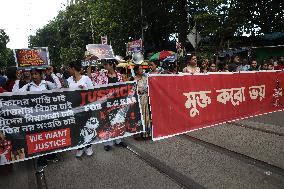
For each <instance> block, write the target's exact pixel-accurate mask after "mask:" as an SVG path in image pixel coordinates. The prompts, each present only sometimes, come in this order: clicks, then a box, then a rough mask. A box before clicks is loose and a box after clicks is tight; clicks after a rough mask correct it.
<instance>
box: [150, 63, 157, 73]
mask: <svg viewBox="0 0 284 189" xmlns="http://www.w3.org/2000/svg"><path fill="white" fill-rule="evenodd" d="M149 67H150V69H151V70H152V71H154V70H156V68H157V66H156V64H155V63H154V62H150V63H149Z"/></svg>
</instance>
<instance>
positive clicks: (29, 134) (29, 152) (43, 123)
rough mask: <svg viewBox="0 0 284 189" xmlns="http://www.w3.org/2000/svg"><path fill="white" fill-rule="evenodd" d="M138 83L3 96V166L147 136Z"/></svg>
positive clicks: (0, 97) (0, 107) (0, 149)
mask: <svg viewBox="0 0 284 189" xmlns="http://www.w3.org/2000/svg"><path fill="white" fill-rule="evenodd" d="M140 112H141V111H140V105H139V98H138V95H137V84H136V82H126V83H117V84H111V85H102V86H100V87H96V88H94V89H88V90H75V91H73V90H71V89H65V90H64V89H62V90H53V91H45V92H42V93H41V92H26V93H25V94H23V93H1V94H0V165H4V164H8V163H13V162H17V161H23V160H26V159H30V158H34V157H37V156H39V155H43V154H48V153H54V152H60V151H65V150H71V149H77V148H80V147H83V146H86V145H88V144H96V143H102V142H105V141H110V140H114V139H118V138H124V137H127V136H132V135H134V134H137V133H141V132H143V131H144V130H145V129H144V126H143V123H142V119H141V113H140Z"/></svg>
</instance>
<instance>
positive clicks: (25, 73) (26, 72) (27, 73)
mask: <svg viewBox="0 0 284 189" xmlns="http://www.w3.org/2000/svg"><path fill="white" fill-rule="evenodd" d="M23 76H24V78H26V79H30V78H31V72H30V71H28V70H26V71H23Z"/></svg>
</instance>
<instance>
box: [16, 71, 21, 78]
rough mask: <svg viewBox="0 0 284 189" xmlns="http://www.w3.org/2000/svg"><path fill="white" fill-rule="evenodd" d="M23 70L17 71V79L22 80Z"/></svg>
mask: <svg viewBox="0 0 284 189" xmlns="http://www.w3.org/2000/svg"><path fill="white" fill-rule="evenodd" d="M22 74H23V73H22V70H17V71H16V76H17V78H21V77H22Z"/></svg>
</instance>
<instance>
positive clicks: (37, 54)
mask: <svg viewBox="0 0 284 189" xmlns="http://www.w3.org/2000/svg"><path fill="white" fill-rule="evenodd" d="M14 56H15V60H16V63H17V67H18V68H19V69H32V68H45V67H48V66H49V64H50V62H49V53H48V48H47V47H37V48H32V49H14Z"/></svg>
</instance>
